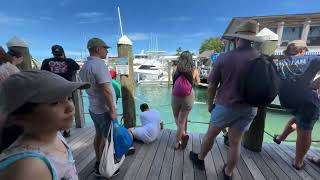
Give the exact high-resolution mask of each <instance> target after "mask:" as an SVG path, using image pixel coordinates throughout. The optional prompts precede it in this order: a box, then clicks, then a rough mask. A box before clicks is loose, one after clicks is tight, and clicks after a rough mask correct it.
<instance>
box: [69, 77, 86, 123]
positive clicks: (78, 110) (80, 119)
mask: <svg viewBox="0 0 320 180" xmlns="http://www.w3.org/2000/svg"><path fill="white" fill-rule="evenodd" d="M72 81H78V75H77V74H76V73H74V74H73V76H72ZM72 98H73V103H74V108H75V109H74V110H75V115H74V118H75V123H76V128H82V127H84V126H85V117H84V110H83V99H82V92H81V90H76V91H74V92H73V93H72Z"/></svg>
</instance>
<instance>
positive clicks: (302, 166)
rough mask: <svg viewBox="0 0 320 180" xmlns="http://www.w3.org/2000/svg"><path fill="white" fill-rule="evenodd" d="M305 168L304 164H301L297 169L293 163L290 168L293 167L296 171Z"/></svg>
mask: <svg viewBox="0 0 320 180" xmlns="http://www.w3.org/2000/svg"><path fill="white" fill-rule="evenodd" d="M305 166H306V163H304V162H303V163H302V165H301V166H300V167H299V166H297V165H295V164H294V162H292V167H294V168H295V169H296V170H298V171H300V170H301V169H303V168H304V167H305Z"/></svg>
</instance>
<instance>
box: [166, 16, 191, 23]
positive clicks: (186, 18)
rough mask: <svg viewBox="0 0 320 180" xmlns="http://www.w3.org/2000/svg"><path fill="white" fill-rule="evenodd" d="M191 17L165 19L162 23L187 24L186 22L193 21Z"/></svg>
mask: <svg viewBox="0 0 320 180" xmlns="http://www.w3.org/2000/svg"><path fill="white" fill-rule="evenodd" d="M191 20H192V18H191V17H186V16H177V17H170V18H165V19H162V21H168V22H186V21H191Z"/></svg>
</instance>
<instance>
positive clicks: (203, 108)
mask: <svg viewBox="0 0 320 180" xmlns="http://www.w3.org/2000/svg"><path fill="white" fill-rule="evenodd" d="M134 94H135V105H136V107H135V108H136V112H137V124H139V123H140V120H139V113H140V109H139V106H140V104H141V103H147V104H148V105H149V106H150V108H152V109H156V110H158V111H160V113H161V118H162V121H163V122H164V127H165V128H167V129H176V125H175V123H174V118H173V114H172V109H171V87H168V86H167V85H163V86H160V85H139V86H136V88H135V90H134ZM194 94H195V102H194V106H193V108H192V111H191V112H190V115H189V123H188V131H189V132H195V133H205V132H206V131H207V128H208V123H209V119H210V114H209V112H208V110H207V105H206V100H207V89H206V88H194ZM83 95H84V96H83V102H84V111H85V112H88V98H87V96H86V94H85V92H83ZM121 101H122V100H121V98H120V99H119V100H118V104H117V111H118V114H122V104H121ZM121 117H122V116H121V115H120V116H119V117H118V118H119V119H120V118H121ZM291 117H292V116H291V115H290V114H289V113H286V112H281V111H268V113H267V118H266V125H265V131H266V132H268V133H269V134H272V135H274V134H280V133H281V132H282V130H283V128H284V127H285V125H286V123H287V122H288V120H289V119H290V118H291ZM85 119H86V123H92V120H91V118H90V116H89V114H87V113H86V116H85ZM319 130H320V123H319V121H318V122H317V123H316V125H315V127H314V130H313V134H312V138H313V140H316V141H317V140H320V134H319ZM295 138H296V133H292V134H291V135H290V136H289V137H288V140H295ZM264 142H273V141H272V137H270V136H269V135H267V134H266V133H265V136H264ZM286 143H288V144H295V143H294V142H286ZM312 147H313V148H317V149H320V143H317V142H314V143H312Z"/></svg>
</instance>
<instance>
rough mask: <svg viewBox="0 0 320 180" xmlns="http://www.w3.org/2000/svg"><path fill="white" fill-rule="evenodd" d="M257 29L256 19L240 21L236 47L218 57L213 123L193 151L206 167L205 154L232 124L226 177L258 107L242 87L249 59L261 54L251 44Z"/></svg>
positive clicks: (212, 75) (210, 106)
mask: <svg viewBox="0 0 320 180" xmlns="http://www.w3.org/2000/svg"><path fill="white" fill-rule="evenodd" d="M256 29H257V22H256V21H252V20H250V21H247V22H245V23H244V24H242V25H240V26H239V27H238V28H237V31H236V33H235V34H234V35H233V37H235V38H236V45H237V48H236V49H235V50H233V51H230V52H227V53H224V54H221V55H220V56H219V57H218V59H217V62H216V66H215V69H214V71H212V72H211V73H210V75H209V78H208V82H209V87H208V111H209V112H210V113H211V119H210V125H209V128H208V131H207V133H206V135H205V137H204V139H203V143H202V145H201V151H200V153H199V154H197V153H195V152H193V151H191V152H190V159H191V161H192V162H193V164H194V165H195V166H196V167H197V168H199V169H201V170H203V169H205V166H204V158H205V157H206V155H207V153H208V152H209V151H210V149H211V148H212V146H213V143H214V141H215V138H216V136H218V134H219V133H220V132H221V130H222V129H224V128H226V127H229V139H230V142H229V145H230V149H229V154H228V156H229V157H228V162H227V164H226V165H225V166H224V168H223V174H224V178H225V179H232V174H233V170H234V168H235V167H236V164H237V162H238V160H239V158H240V145H241V139H242V136H243V134H244V132H245V131H247V130H248V129H249V126H250V124H251V122H252V120H253V118H254V117H255V116H256V112H257V108H254V107H252V106H250V105H249V104H248V103H246V102H245V100H244V98H243V97H242V95H241V93H240V91H239V89H240V82H241V81H243V80H244V77H245V74H246V72H247V69H248V67H247V63H248V61H250V60H252V59H254V58H256V57H257V56H258V52H257V51H256V50H255V49H254V48H252V47H251V44H252V42H253V41H254V40H255V37H256ZM218 87H219V88H218ZM216 93H217V96H216ZM215 97H216V100H215V108H214V109H213V104H214V103H213V101H214V99H215Z"/></svg>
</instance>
